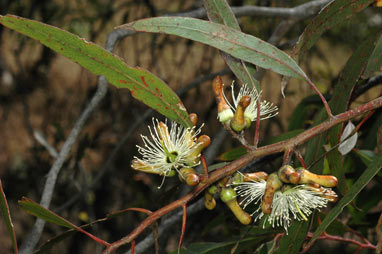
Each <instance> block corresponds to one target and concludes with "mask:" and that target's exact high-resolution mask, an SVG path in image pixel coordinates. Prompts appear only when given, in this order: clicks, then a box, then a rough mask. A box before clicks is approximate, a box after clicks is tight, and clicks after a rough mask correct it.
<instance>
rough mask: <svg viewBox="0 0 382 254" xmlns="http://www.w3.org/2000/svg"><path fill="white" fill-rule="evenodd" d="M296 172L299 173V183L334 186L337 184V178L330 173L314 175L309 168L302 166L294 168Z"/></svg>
mask: <svg viewBox="0 0 382 254" xmlns="http://www.w3.org/2000/svg"><path fill="white" fill-rule="evenodd" d="M296 172H297V173H299V174H300V175H301V179H300V181H299V183H317V184H319V185H321V186H324V187H329V188H331V187H336V186H337V183H338V181H337V178H336V177H335V176H331V175H316V174H314V173H312V172H310V171H309V170H306V169H304V168H302V167H301V168H298V169H296Z"/></svg>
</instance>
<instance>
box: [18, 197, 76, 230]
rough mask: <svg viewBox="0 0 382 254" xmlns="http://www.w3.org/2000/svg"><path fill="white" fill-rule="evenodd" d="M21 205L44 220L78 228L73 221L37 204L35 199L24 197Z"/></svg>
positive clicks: (20, 202)
mask: <svg viewBox="0 0 382 254" xmlns="http://www.w3.org/2000/svg"><path fill="white" fill-rule="evenodd" d="M19 205H20V206H21V208H23V209H24V210H25V211H27V212H28V213H29V214H31V215H33V216H36V217H37V218H40V219H42V220H45V221H48V222H51V223H53V224H56V225H59V226H62V227H66V228H71V229H76V227H77V226H75V225H74V224H72V223H71V222H69V221H67V220H66V219H64V218H62V217H60V216H58V215H57V214H55V213H54V212H52V211H50V210H48V209H46V208H45V207H42V206H41V205H39V204H37V203H36V202H34V201H33V200H31V199H29V198H26V197H23V198H22V199H21V200H20V201H19Z"/></svg>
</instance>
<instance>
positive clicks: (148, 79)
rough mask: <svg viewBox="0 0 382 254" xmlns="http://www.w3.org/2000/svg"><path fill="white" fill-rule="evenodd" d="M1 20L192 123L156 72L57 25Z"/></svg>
mask: <svg viewBox="0 0 382 254" xmlns="http://www.w3.org/2000/svg"><path fill="white" fill-rule="evenodd" d="M0 23H1V24H3V25H4V26H6V27H8V28H10V29H13V30H15V31H17V32H19V33H22V34H24V35H26V36H28V37H31V38H33V39H35V40H38V41H39V42H41V43H42V44H44V45H45V46H47V47H49V48H51V49H52V50H54V51H56V52H58V53H59V54H61V55H64V56H66V57H68V58H69V59H71V60H72V61H74V62H76V63H78V64H80V65H81V66H82V67H84V68H86V69H88V70H89V71H91V72H93V73H94V74H96V75H104V76H105V77H106V78H107V80H108V81H109V82H110V83H111V84H113V85H114V86H116V87H118V88H128V89H129V90H130V91H131V94H132V96H133V97H134V98H136V99H138V100H140V101H142V102H143V103H145V104H146V105H148V106H149V107H151V108H153V109H155V110H157V111H158V112H159V113H161V114H163V115H164V116H166V117H168V118H170V119H172V120H174V121H176V122H178V123H180V124H182V125H184V126H187V127H189V126H192V124H191V122H190V120H189V119H188V114H187V111H186V109H185V108H184V106H183V103H182V102H181V100H180V99H179V97H178V96H177V95H176V94H175V93H174V92H173V91H172V90H171V89H170V88H169V87H168V86H167V85H166V84H165V83H164V82H163V81H162V80H161V79H159V78H158V77H156V76H155V75H153V74H152V73H150V72H148V71H146V70H144V69H142V68H139V67H136V68H133V67H130V66H128V65H127V64H126V63H125V62H123V61H122V60H121V59H120V58H119V57H117V56H115V55H114V54H112V53H110V52H108V51H106V50H105V49H103V48H101V47H99V46H98V45H96V44H93V43H90V42H87V41H85V40H84V39H81V38H79V37H78V36H76V35H74V34H71V33H69V32H67V31H64V30H61V29H59V28H57V27H53V26H50V25H46V24H43V23H41V22H38V21H34V20H29V19H25V18H21V17H17V16H13V15H7V16H0Z"/></svg>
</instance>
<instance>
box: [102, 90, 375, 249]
mask: <svg viewBox="0 0 382 254" xmlns="http://www.w3.org/2000/svg"><path fill="white" fill-rule="evenodd" d="M379 107H382V97H378V98H377V99H374V100H372V101H370V102H368V103H366V104H364V105H362V106H359V107H357V108H355V109H352V110H349V111H346V112H344V113H342V114H339V115H336V116H333V117H331V118H330V119H328V120H327V121H325V122H323V123H321V124H319V125H317V126H314V127H312V128H310V129H308V130H306V131H305V132H303V133H301V134H300V135H298V136H296V137H294V138H291V139H289V140H285V141H281V142H278V143H275V144H272V145H268V146H264V147H260V148H258V149H256V150H253V151H250V152H249V153H247V154H246V155H244V156H242V157H241V158H239V159H237V160H235V161H233V162H232V163H230V164H228V165H226V166H224V167H222V168H219V169H217V170H216V171H214V172H212V173H211V174H210V176H209V178H207V179H205V181H204V182H201V183H200V184H199V185H198V186H196V187H195V188H194V189H193V190H192V191H191V192H190V193H189V194H187V195H185V196H184V197H182V198H180V199H178V200H176V201H174V202H172V203H171V204H168V205H167V206H164V207H162V208H160V209H158V210H157V211H155V212H153V213H152V214H151V215H150V216H149V217H147V218H146V219H145V220H144V221H142V223H141V224H140V225H139V226H138V227H136V228H135V229H134V230H133V231H132V232H131V233H130V234H129V235H127V236H126V237H124V238H122V239H120V240H118V241H116V242H114V243H112V244H111V245H110V247H108V248H106V250H105V251H104V254H110V253H112V252H114V251H115V250H116V249H118V248H119V247H120V246H122V245H125V244H128V243H130V242H131V241H132V240H134V239H135V238H136V237H137V236H138V235H139V234H141V233H142V231H143V230H145V229H146V228H147V227H148V226H150V225H151V224H152V223H153V222H155V221H156V220H158V219H159V218H160V217H162V216H163V215H165V214H167V213H168V212H170V211H172V210H174V209H177V208H179V207H182V206H183V205H185V204H187V203H188V202H189V201H191V200H192V199H194V198H195V197H196V196H197V195H199V194H200V193H201V192H202V191H203V190H205V189H206V188H207V187H208V186H210V185H211V184H213V183H215V182H216V181H218V180H219V179H221V178H223V177H225V176H229V175H232V174H233V173H234V172H236V171H237V170H239V169H240V168H241V167H243V166H245V165H246V164H248V163H250V162H251V161H252V160H254V159H255V158H258V157H263V156H266V155H269V154H273V153H277V152H282V151H285V150H288V149H293V148H294V147H296V146H297V145H301V144H303V143H305V142H306V141H308V140H309V139H311V138H313V137H315V136H316V135H318V134H320V133H323V132H325V131H327V130H328V129H330V128H332V127H334V126H335V125H337V124H340V123H343V122H345V121H348V120H349V119H352V118H354V117H357V116H359V115H362V114H364V113H367V112H369V111H371V110H374V109H377V108H379Z"/></svg>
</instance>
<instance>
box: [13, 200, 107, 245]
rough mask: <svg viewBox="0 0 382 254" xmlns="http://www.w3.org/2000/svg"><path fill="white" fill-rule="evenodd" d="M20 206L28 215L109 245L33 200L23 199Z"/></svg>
mask: <svg viewBox="0 0 382 254" xmlns="http://www.w3.org/2000/svg"><path fill="white" fill-rule="evenodd" d="M19 205H20V206H21V208H23V209H24V210H25V211H26V212H27V213H29V214H31V215H33V216H36V217H37V218H40V219H42V220H45V221H48V222H51V223H54V224H56V225H59V226H63V227H66V228H70V229H75V230H77V231H79V232H81V233H83V234H85V235H87V236H88V237H90V238H91V239H93V240H94V241H96V242H98V243H100V244H102V245H104V246H107V245H108V243H107V242H105V241H104V240H102V239H100V238H98V237H96V236H94V235H92V234H90V233H88V232H86V231H85V230H83V229H82V228H81V227H78V226H76V225H74V224H73V223H71V222H70V221H68V220H66V219H64V218H62V217H61V216H59V215H57V214H55V213H54V212H52V211H51V210H49V209H47V208H45V207H43V206H41V205H39V204H37V203H36V202H34V201H33V200H31V199H29V198H26V197H23V198H22V199H21V200H19Z"/></svg>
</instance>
